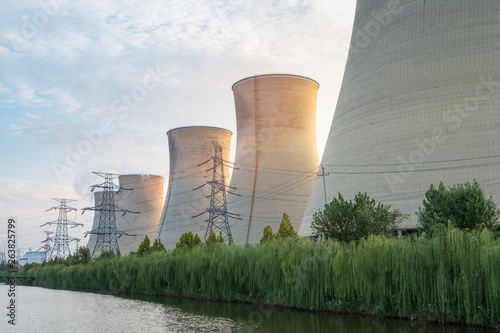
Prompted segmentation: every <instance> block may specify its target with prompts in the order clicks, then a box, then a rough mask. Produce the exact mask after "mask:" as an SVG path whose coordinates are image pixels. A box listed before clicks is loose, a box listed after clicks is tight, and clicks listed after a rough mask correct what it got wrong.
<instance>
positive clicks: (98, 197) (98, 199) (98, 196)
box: [87, 191, 119, 256]
mask: <svg viewBox="0 0 500 333" xmlns="http://www.w3.org/2000/svg"><path fill="white" fill-rule="evenodd" d="M103 193H104V192H102V191H101V192H94V207H95V208H97V207H98V206H99V205H101V203H102V195H103ZM118 199H119V194H118V193H115V207H118ZM100 216H101V212H100V211H97V210H96V211H94V222H93V224H92V229H90V230H96V229H97V228H98V227H99V218H100ZM87 237H89V241H88V243H87V247H88V248H89V250H90V254H92V252H93V251H94V247H95V244H96V242H97V235H96V234H89V235H88V236H87ZM99 254H100V253H96V254H95V256H99Z"/></svg>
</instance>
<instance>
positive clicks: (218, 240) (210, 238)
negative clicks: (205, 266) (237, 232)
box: [205, 230, 224, 245]
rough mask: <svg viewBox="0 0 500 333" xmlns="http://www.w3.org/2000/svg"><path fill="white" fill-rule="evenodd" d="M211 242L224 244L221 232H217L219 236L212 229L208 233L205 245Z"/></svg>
mask: <svg viewBox="0 0 500 333" xmlns="http://www.w3.org/2000/svg"><path fill="white" fill-rule="evenodd" d="M211 244H224V237H222V232H219V236H215V233H214V232H213V230H212V231H211V232H210V233H209V234H208V237H207V240H206V241H205V245H211Z"/></svg>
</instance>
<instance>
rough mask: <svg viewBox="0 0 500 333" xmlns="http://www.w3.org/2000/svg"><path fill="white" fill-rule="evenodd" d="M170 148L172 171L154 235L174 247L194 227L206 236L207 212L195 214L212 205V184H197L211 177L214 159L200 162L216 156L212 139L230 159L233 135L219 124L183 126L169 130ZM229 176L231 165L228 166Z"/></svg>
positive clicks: (226, 157) (227, 158)
mask: <svg viewBox="0 0 500 333" xmlns="http://www.w3.org/2000/svg"><path fill="white" fill-rule="evenodd" d="M167 135H168V146H169V152H170V175H169V183H168V192H167V198H166V200H165V205H164V207H163V212H162V215H161V218H160V222H159V224H158V229H157V231H156V235H155V238H159V239H160V240H161V241H162V243H163V245H165V247H166V248H167V249H172V248H174V247H175V244H176V243H177V242H178V241H179V238H180V237H181V235H182V234H183V233H185V232H188V231H191V232H192V233H193V234H198V235H199V236H200V239H202V240H203V237H204V235H205V229H206V227H207V222H206V220H207V219H208V213H205V214H203V215H201V216H198V217H196V218H193V216H195V215H198V214H199V213H202V212H204V211H205V210H206V209H208V208H209V207H210V198H209V197H207V196H210V193H211V187H210V186H209V185H205V186H204V187H202V188H201V189H199V190H197V191H194V189H195V188H197V187H199V186H201V185H203V184H205V183H206V182H207V181H209V180H211V179H212V171H211V170H210V171H207V170H208V169H210V168H212V167H213V160H210V161H209V162H208V163H206V164H204V165H201V166H198V165H199V164H201V163H203V162H205V161H207V160H209V159H211V158H212V156H214V153H215V150H214V146H213V144H212V141H217V142H218V143H219V144H220V145H221V146H222V154H223V158H224V159H225V160H226V161H228V160H229V150H230V147H231V135H232V133H231V132H230V131H228V130H225V129H222V128H216V127H203V126H193V127H181V128H176V129H172V130H170V131H169V132H167ZM224 171H225V178H226V179H229V169H228V168H225V170H224Z"/></svg>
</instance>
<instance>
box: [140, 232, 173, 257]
mask: <svg viewBox="0 0 500 333" xmlns="http://www.w3.org/2000/svg"><path fill="white" fill-rule="evenodd" d="M150 245H151V242H150V240H149V237H148V235H146V236H145V237H144V240H143V241H142V242H141V244H140V245H139V249H137V252H136V253H135V255H137V256H139V257H141V256H143V255H145V254H151V253H153V252H165V251H166V250H165V246H163V244H162V243H161V240H159V239H155V241H154V243H153V246H150Z"/></svg>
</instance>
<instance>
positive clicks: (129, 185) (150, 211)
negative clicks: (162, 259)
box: [116, 175, 165, 255]
mask: <svg viewBox="0 0 500 333" xmlns="http://www.w3.org/2000/svg"><path fill="white" fill-rule="evenodd" d="M118 179H119V183H120V192H119V195H120V199H119V208H120V209H127V210H130V211H132V212H137V213H127V214H125V215H122V213H118V214H117V216H116V228H117V229H118V230H120V231H123V232H126V233H127V234H133V235H135V236H126V235H123V236H122V237H120V238H118V246H119V248H120V253H121V254H122V255H127V254H129V253H130V252H131V251H134V252H135V251H137V249H138V248H139V245H140V244H141V242H142V241H143V240H144V237H145V236H146V235H147V236H148V238H149V239H150V241H151V245H152V244H153V241H154V236H155V233H156V229H157V227H158V221H159V220H160V216H161V212H162V209H163V185H164V183H165V180H164V178H163V177H161V176H154V175H122V176H120V177H119V178H118Z"/></svg>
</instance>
